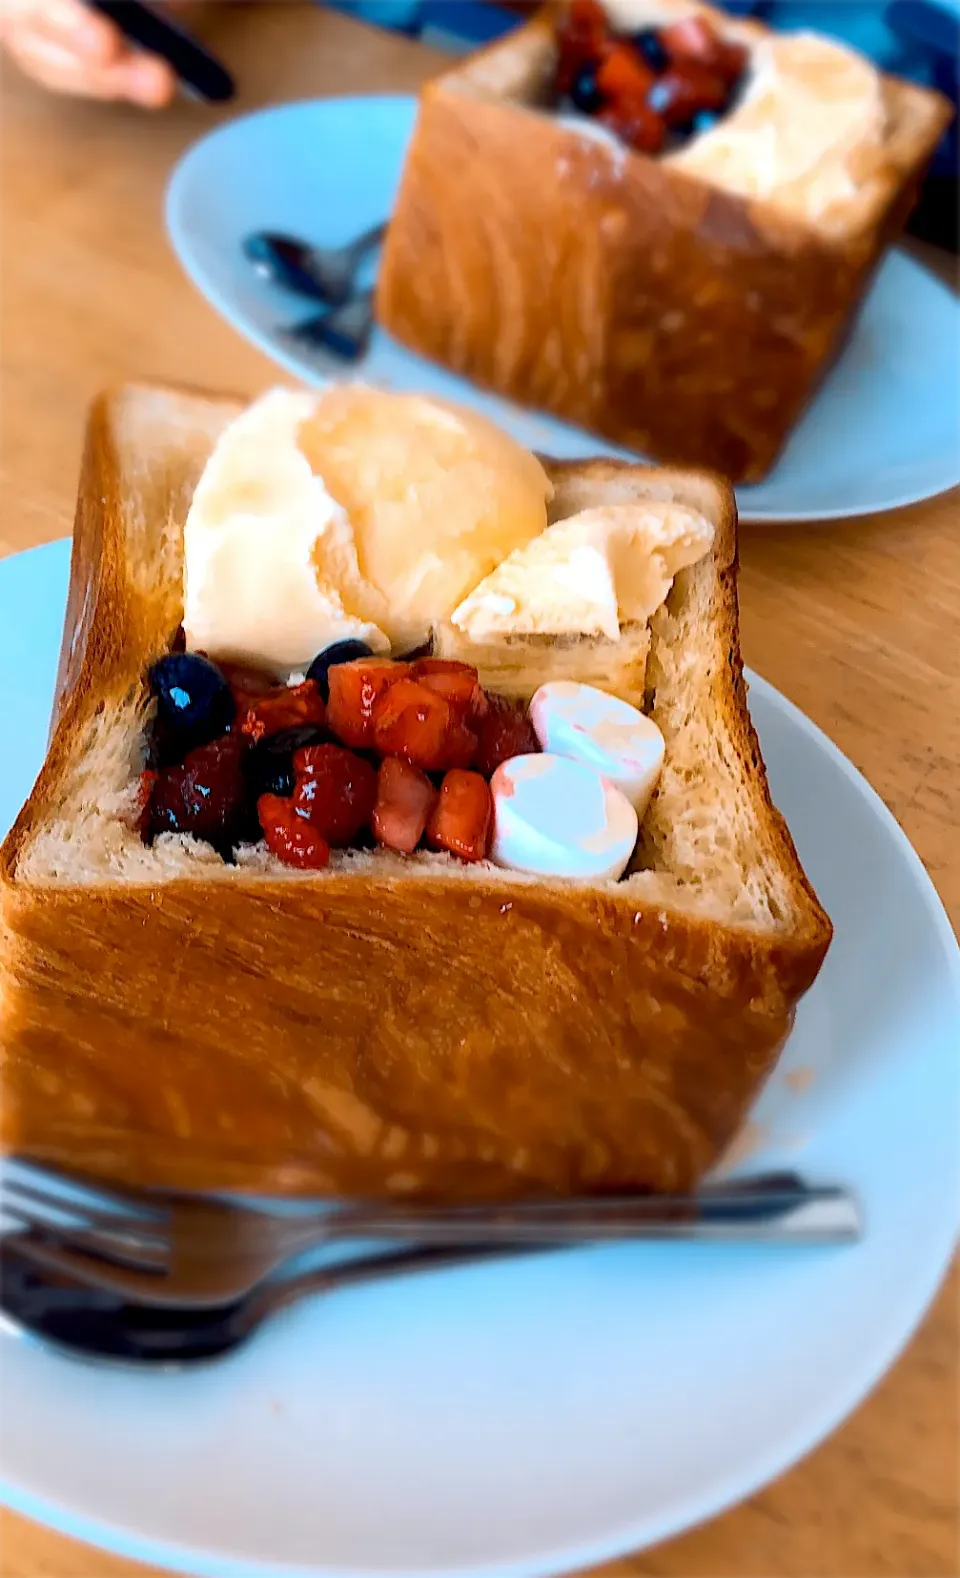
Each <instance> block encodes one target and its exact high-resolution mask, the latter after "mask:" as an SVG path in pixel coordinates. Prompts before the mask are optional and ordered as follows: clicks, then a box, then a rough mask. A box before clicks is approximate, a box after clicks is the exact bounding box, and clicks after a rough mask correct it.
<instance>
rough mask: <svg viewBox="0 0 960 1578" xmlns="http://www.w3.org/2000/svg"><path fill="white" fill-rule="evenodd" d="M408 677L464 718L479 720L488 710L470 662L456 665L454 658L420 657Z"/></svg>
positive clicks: (481, 687) (483, 692)
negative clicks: (442, 700)
mask: <svg viewBox="0 0 960 1578" xmlns="http://www.w3.org/2000/svg"><path fill="white" fill-rule="evenodd" d="M410 678H411V679H415V680H417V681H418V682H419V683H420V684H421V685H426V687H427V689H428V690H435V691H436V692H437V695H438V696H442V697H443V698H444V700H445V701H448V702H449V703H450V705H451V707H453V708H454V709H455V710H458V711H460V712H461V713H462V715H463V716H464V717H469V718H482V717H483V715H484V713H485V712H486V710H487V696H486V692H485V691H484V689H483V686H482V685H481V684H480V680H479V678H478V675H477V671H476V669H475V668H473V667H472V665H471V664H469V663H458V662H457V661H456V660H455V659H454V658H432V657H428V658H420V659H419V660H418V661H417V662H416V663H413V664H412V665H411V667H410Z"/></svg>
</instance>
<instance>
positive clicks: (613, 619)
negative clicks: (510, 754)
mask: <svg viewBox="0 0 960 1578" xmlns="http://www.w3.org/2000/svg"><path fill="white" fill-rule="evenodd" d="M713 537H714V528H713V526H712V525H711V523H710V522H709V521H708V520H707V519H706V518H705V517H704V516H703V515H700V514H699V513H698V512H697V511H696V510H692V509H688V508H687V507H686V506H685V505H683V504H675V503H672V502H669V501H667V500H662V499H645V500H642V501H640V502H638V503H635V504H612V505H606V506H603V507H600V508H597V509H590V510H582V511H581V512H580V513H579V514H577V515H571V516H568V517H567V518H566V519H565V520H560V521H557V522H555V523H554V525H552V526H548V527H547V528H546V530H545V531H543V532H541V534H540V536H539V537H537V538H535V539H534V541H533V542H532V543H530V544H529V545H528V546H527V547H524V548H519V549H517V550H516V551H515V552H513V553H512V554H510V555H509V556H508V557H507V558H506V559H504V561H503V563H502V564H500V565H499V566H498V567H497V569H496V570H494V571H493V572H492V574H490V575H488V576H487V577H486V579H485V580H483V581H481V583H480V585H479V586H477V587H476V588H475V590H474V591H473V592H471V593H470V595H469V597H466V598H464V600H463V602H462V603H461V604H460V605H459V607H458V608H456V609H454V611H453V614H452V616H451V623H452V624H453V625H455V626H456V628H457V629H459V630H462V631H463V633H464V634H465V635H467V636H469V638H470V639H471V640H472V641H478V642H482V641H490V640H494V641H496V640H501V639H502V638H503V637H505V636H510V635H564V634H569V633H577V634H580V635H603V636H607V637H608V638H609V639H610V640H611V641H617V640H619V638H620V626H621V624H622V623H633V622H635V621H636V622H643V621H645V620H647V619H649V618H650V616H651V614H654V613H656V611H657V609H658V608H659V607H660V606H661V605H662V604H663V602H664V601H665V599H666V597H667V594H668V593H669V591H670V588H671V587H672V585H673V582H674V577H675V576H676V575H677V573H678V571H680V570H682V569H685V568H686V567H687V566H688V565H691V564H695V563H696V562H697V560H698V559H702V558H703V556H704V554H705V553H707V552H708V550H709V549H710V547H711V545H712V543H713Z"/></svg>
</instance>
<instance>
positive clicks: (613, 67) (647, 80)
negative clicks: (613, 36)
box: [597, 41, 653, 101]
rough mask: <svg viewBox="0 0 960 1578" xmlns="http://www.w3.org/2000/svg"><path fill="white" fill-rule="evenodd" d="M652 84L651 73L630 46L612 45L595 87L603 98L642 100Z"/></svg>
mask: <svg viewBox="0 0 960 1578" xmlns="http://www.w3.org/2000/svg"><path fill="white" fill-rule="evenodd" d="M652 83H653V72H652V71H651V70H650V67H649V66H648V65H647V62H646V61H645V60H644V59H643V56H642V55H641V54H640V52H639V51H638V50H636V49H634V47H633V45H632V44H628V43H626V42H624V41H621V42H620V43H618V44H614V46H613V48H612V49H611V51H610V53H609V54H608V56H607V58H606V60H605V61H604V62H603V65H602V66H601V67H600V70H599V71H598V72H597V87H598V88H599V90H600V92H601V93H602V94H603V96H604V98H606V99H612V100H614V101H618V100H620V99H643V98H645V97H646V95H647V92H648V90H649V88H650V87H651V85H652Z"/></svg>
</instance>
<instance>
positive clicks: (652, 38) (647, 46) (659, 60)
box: [630, 27, 670, 72]
mask: <svg viewBox="0 0 960 1578" xmlns="http://www.w3.org/2000/svg"><path fill="white" fill-rule="evenodd" d="M630 42H631V44H632V45H633V47H634V49H635V50H636V51H637V53H638V54H640V55H642V56H643V59H644V60H645V61H646V63H647V65H648V66H649V67H650V70H651V71H657V72H660V71H666V69H667V67H668V66H669V64H670V56H669V55H668V54H667V51H666V50H665V49H664V47H663V44H662V42H661V40H660V34H659V33H658V32H657V29H656V28H655V27H644V28H641V30H640V32H639V33H631V35H630Z"/></svg>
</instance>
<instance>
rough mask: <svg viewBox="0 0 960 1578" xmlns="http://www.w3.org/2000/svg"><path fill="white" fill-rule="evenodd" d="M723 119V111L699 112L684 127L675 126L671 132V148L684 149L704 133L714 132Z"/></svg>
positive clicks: (685, 122)
mask: <svg viewBox="0 0 960 1578" xmlns="http://www.w3.org/2000/svg"><path fill="white" fill-rule="evenodd" d="M722 119H723V111H722V110H697V111H696V113H695V114H693V115H691V117H690V119H689V120H688V121H684V123H683V125H682V126H674V127H673V128H672V129H671V132H670V148H671V150H672V149H674V148H682V147H683V145H684V143H688V142H689V141H690V140H691V138H693V137H700V136H702V135H703V133H704V132H708V131H712V130H713V128H714V126H716V125H717V124H718V122H719V121H721V120H722Z"/></svg>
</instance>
